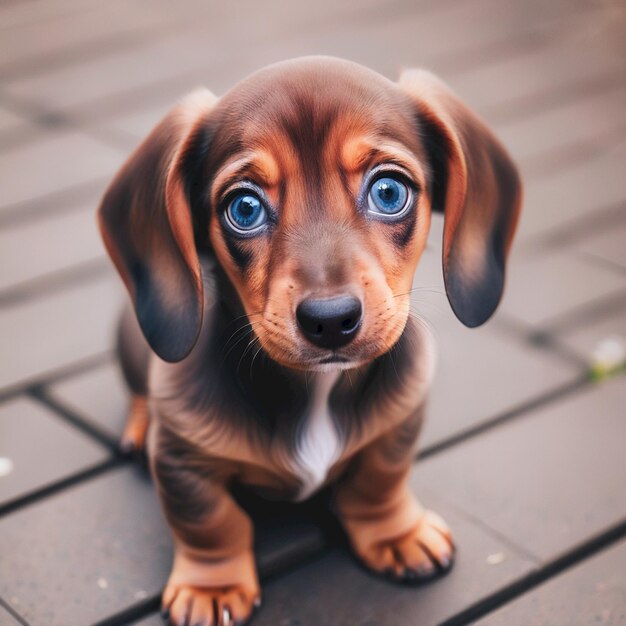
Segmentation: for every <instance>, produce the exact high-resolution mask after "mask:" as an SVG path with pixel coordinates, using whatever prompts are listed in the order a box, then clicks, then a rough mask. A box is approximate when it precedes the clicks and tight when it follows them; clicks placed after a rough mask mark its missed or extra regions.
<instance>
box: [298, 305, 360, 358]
mask: <svg viewBox="0 0 626 626" xmlns="http://www.w3.org/2000/svg"><path fill="white" fill-rule="evenodd" d="M361 311H362V308H361V301H360V300H359V299H358V298H355V297H354V296H338V297H336V298H327V299H325V300H313V299H307V300H303V301H302V302H301V303H300V304H299V305H298V308H297V309H296V318H297V320H298V325H299V326H300V330H301V331H302V334H303V335H304V336H305V337H306V338H307V339H308V340H309V341H310V342H311V343H314V344H315V345H316V346H319V347H320V348H328V349H330V350H335V349H337V348H341V347H342V346H345V345H346V344H348V343H350V342H351V341H352V340H353V339H354V337H355V335H356V333H357V331H358V330H359V324H360V323H361Z"/></svg>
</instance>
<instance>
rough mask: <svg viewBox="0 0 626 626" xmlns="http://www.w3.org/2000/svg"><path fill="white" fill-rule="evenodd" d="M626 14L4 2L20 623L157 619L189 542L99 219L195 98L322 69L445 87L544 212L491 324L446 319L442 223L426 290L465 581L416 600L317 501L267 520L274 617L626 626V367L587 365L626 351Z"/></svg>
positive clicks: (1, 284)
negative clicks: (138, 460) (128, 444)
mask: <svg viewBox="0 0 626 626" xmlns="http://www.w3.org/2000/svg"><path fill="white" fill-rule="evenodd" d="M209 4H211V5H213V8H212V9H208V8H207V5H209ZM625 24H626V16H625V9H624V4H623V2H617V1H616V2H611V1H610V0H608V1H605V2H599V1H598V2H593V1H591V0H588V1H585V0H579V1H576V0H551V1H550V2H544V1H543V0H528V1H521V0H519V1H514V0H389V1H388V2H385V3H382V2H380V0H362V1H360V2H358V3H357V2H354V1H351V0H332V1H331V0H316V1H315V2H308V3H303V2H288V1H287V0H271V1H269V2H263V3H259V2H253V1H252V0H243V1H241V2H239V1H238V2H231V3H216V2H211V3H208V2H201V1H200V0H187V1H185V2H170V1H168V0H153V1H151V2H148V0H108V1H107V2H96V1H95V0H54V1H53V0H45V1H44V0H4V1H3V2H2V3H0V346H1V349H0V350H1V355H2V356H1V359H0V457H1V458H0V475H1V477H0V598H1V599H0V624H1V625H2V626H5V625H11V626H15V625H16V624H22V625H26V624H28V625H32V626H56V625H60V626H83V625H90V624H109V625H117V626H121V625H124V624H142V625H152V624H159V623H160V618H159V617H158V615H157V613H156V609H157V605H158V594H159V591H160V589H161V587H162V585H163V583H164V581H165V578H166V576H167V573H168V568H169V562H170V559H171V545H170V539H169V535H168V532H167V529H166V526H165V524H164V523H163V521H162V519H161V515H160V511H159V508H158V505H157V502H156V499H155V496H154V493H153V489H152V487H151V485H150V481H149V479H148V478H147V476H146V474H145V471H144V470H143V469H142V468H141V467H140V466H139V465H138V464H135V463H132V462H130V461H127V460H124V459H121V458H119V457H118V455H117V454H116V451H115V450H116V448H115V444H116V439H117V437H118V434H119V432H120V429H121V426H122V421H123V417H124V412H125V404H126V394H125V392H124V389H123V386H122V384H121V381H120V378H119V374H118V372H117V369H116V367H115V363H114V360H113V356H112V352H111V346H112V329H113V325H114V320H115V317H116V314H117V311H118V308H119V303H120V301H121V292H120V286H119V280H118V278H117V276H116V275H114V273H113V270H112V269H111V266H110V264H109V262H108V260H107V259H106V258H105V256H104V253H103V249H102V246H101V244H100V241H99V237H98V234H97V232H96V229H95V224H94V213H95V207H96V205H97V202H98V199H99V196H100V195H101V193H102V191H103V188H104V185H105V184H106V182H107V181H108V180H109V179H110V178H111V176H112V174H113V173H114V172H115V170H116V169H117V168H118V167H119V165H120V164H121V163H122V161H123V160H124V158H125V155H127V154H128V152H129V151H130V149H131V148H132V147H133V146H134V145H135V144H136V142H137V141H138V139H139V138H141V137H142V136H143V135H144V134H145V133H146V132H147V131H148V129H149V128H150V127H151V125H153V124H154V123H155V122H156V120H158V119H159V117H160V116H161V115H162V114H163V113H164V111H165V110H166V109H167V108H168V107H169V106H170V105H171V104H172V103H173V102H174V101H175V100H176V99H177V98H178V97H179V96H180V95H181V94H183V93H184V92H185V91H187V90H189V89H191V88H193V87H194V86H196V85H198V84H205V85H207V86H209V87H210V88H212V89H213V90H214V91H215V92H216V93H218V94H219V93H222V92H223V91H224V90H226V89H227V88H228V87H229V86H230V85H232V84H233V83H234V82H235V81H236V80H238V79H239V78H241V77H243V76H244V75H246V74H247V73H248V72H250V71H252V70H254V69H256V68H258V67H260V66H262V65H264V64H266V63H269V62H271V61H275V60H278V59H282V58H287V57H291V56H295V55H300V54H308V53H327V54H334V55H338V56H344V57H348V58H351V59H354V60H357V61H360V62H362V63H364V64H366V65H369V66H371V67H373V68H375V69H377V70H379V71H381V72H383V73H385V74H387V75H389V76H392V77H393V76H396V75H397V71H398V69H399V68H400V67H401V66H413V65H415V66H425V67H428V68H431V69H433V70H435V71H436V72H438V73H439V74H440V75H442V76H443V77H444V78H445V79H446V80H447V81H448V82H449V83H450V84H451V85H452V86H453V87H454V88H455V89H456V90H457V91H458V93H459V94H460V95H461V96H462V97H463V98H464V99H465V100H466V101H467V102H468V103H470V104H471V105H472V106H474V107H475V108H476V109H477V110H478V111H479V112H480V113H481V114H482V115H483V116H484V117H485V118H486V119H487V120H488V121H489V123H490V124H492V125H493V126H494V127H495V129H496V130H497V132H498V133H499V135H500V136H501V137H502V138H503V139H504V141H505V142H506V144H507V145H508V146H509V147H510V149H511V151H512V153H513V154H514V155H515V156H516V158H517V160H518V162H519V163H520V164H521V167H522V169H523V171H524V176H525V182H526V206H525V209H524V215H523V220H522V224H521V229H520V232H519V237H518V240H517V245H516V248H515V252H514V257H513V261H512V263H511V271H510V282H509V286H508V292H507V295H506V298H505V301H504V303H503V306H502V307H501V310H500V311H499V313H498V314H497V316H496V317H495V319H494V320H493V321H492V322H491V323H490V324H488V325H487V326H486V327H484V328H481V329H479V330H475V331H469V330H467V329H464V328H463V327H461V325H460V324H459V323H458V322H456V321H455V320H454V319H453V318H452V315H451V313H450V312H449V307H448V305H447V303H446V302H445V298H444V297H443V295H442V287H441V278H440V273H441V272H440V268H439V253H440V244H439V240H440V232H441V223H440V222H439V221H436V222H435V224H434V227H433V236H432V238H431V243H430V244H429V248H428V251H427V253H426V256H425V259H424V262H423V264H422V266H421V267H420V270H419V272H418V276H417V278H416V285H419V286H422V287H424V289H423V290H421V291H418V292H417V293H416V295H415V301H414V310H415V311H416V312H419V313H421V314H422V315H424V317H426V318H427V319H428V320H429V321H430V322H431V324H432V325H433V326H434V328H435V330H436V333H437V335H438V337H439V344H440V348H441V359H440V367H439V374H438V378H437V383H436V386H435V390H434V394H433V398H432V405H431V410H430V416H429V421H428V425H427V428H426V431H425V433H424V437H423V439H422V448H421V456H420V460H419V462H418V463H417V464H416V467H415V474H414V477H413V484H414V487H415V489H416V490H417V491H418V493H419V494H420V496H421V498H422V499H423V500H424V501H425V503H426V504H427V505H429V506H431V507H433V508H435V509H436V510H437V511H439V512H440V513H442V514H443V515H444V516H445V517H446V519H447V520H448V521H449V522H450V524H451V525H452V527H453V528H454V530H455V533H456V537H457V540H458V544H459V546H460V549H459V554H458V562H457V564H456V567H455V568H454V570H453V571H452V573H451V574H450V575H449V576H447V577H446V578H445V579H442V580H440V581H438V582H436V583H433V584H430V585H427V586H424V587H421V588H419V589H409V588H399V587H394V586H392V585H389V584H387V583H385V582H382V581H379V580H378V579H375V578H373V577H370V576H369V575H367V574H366V573H365V572H363V571H362V570H361V569H359V567H357V566H356V564H355V563H354V561H353V560H352V558H351V557H350V555H349V554H348V552H347V550H346V549H345V546H344V545H343V543H342V541H341V539H340V538H338V537H337V533H336V532H335V529H334V527H333V524H332V523H329V522H328V520H326V519H325V518H324V517H323V516H320V514H319V509H320V507H319V506H316V503H313V504H312V505H309V506H308V507H304V508H295V509H294V508H291V507H284V510H282V509H281V510H279V511H272V512H271V514H267V513H266V514H265V515H263V514H259V522H258V526H259V531H258V541H257V544H258V545H257V551H258V554H259V562H260V568H261V573H262V577H263V579H264V580H265V584H264V588H265V606H264V608H263V610H262V611H261V613H260V614H259V616H258V618H257V619H256V621H255V625H257V626H366V625H367V626H399V625H418V624H419V625H423V626H430V625H433V624H467V623H470V622H472V623H473V622H478V623H480V624H485V625H489V626H495V625H500V624H505V625H506V626H513V625H516V624H519V625H523V626H528V625H531V624H542V625H555V626H562V625H567V624H572V625H574V624H575V625H581V624H585V625H586V624H592V623H593V624H610V625H612V626H613V625H615V624H624V623H626V453H625V449H626V445H625V444H626V408H625V407H626V384H625V383H626V375H625V374H624V373H623V372H622V373H617V374H615V375H614V376H612V377H609V378H608V379H603V380H598V378H601V377H599V376H592V375H591V374H590V372H591V370H592V369H593V368H592V365H593V362H594V358H597V357H594V356H593V355H594V353H595V352H597V349H596V348H597V346H598V344H599V343H602V342H603V341H604V340H606V339H607V338H610V337H612V336H618V337H619V336H621V338H622V340H623V341H626V98H625V95H626V84H625V80H624V78H625V69H626V67H625V66H626V63H625V59H626V45H625V44H624V36H623V35H624V32H625ZM611 346H613V348H615V346H616V344H615V342H613V343H612V344H611V343H609V348H611ZM605 352H606V346H605ZM609 352H610V350H609ZM622 359H623V355H622ZM251 506H253V505H251ZM257 508H258V507H257Z"/></svg>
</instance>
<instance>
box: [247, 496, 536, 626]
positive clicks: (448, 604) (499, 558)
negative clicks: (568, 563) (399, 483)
mask: <svg viewBox="0 0 626 626" xmlns="http://www.w3.org/2000/svg"><path fill="white" fill-rule="evenodd" d="M424 502H425V504H426V505H427V506H432V508H434V509H435V510H437V511H438V512H439V513H440V514H442V515H443V516H444V517H445V518H446V520H447V521H448V522H449V523H450V524H451V526H452V528H453V529H454V532H455V539H456V541H457V543H458V546H459V551H458V555H457V561H456V563H455V565H454V568H453V569H452V571H451V572H450V573H449V574H448V575H447V576H446V577H444V578H442V579H440V580H436V581H433V582H432V583H431V584H428V585H423V586H420V587H407V586H400V585H394V584H392V583H389V582H388V581H385V580H381V579H378V578H375V577H374V576H371V575H370V574H368V573H366V572H365V571H363V570H362V569H361V568H360V567H359V566H358V565H357V563H356V562H355V561H354V560H353V558H352V557H351V556H350V555H348V554H347V553H346V552H345V551H344V550H341V549H338V548H336V549H333V550H332V551H331V552H330V553H328V554H325V555H324V556H322V557H321V558H319V559H317V560H315V561H314V562H312V563H309V564H306V565H303V566H301V567H299V568H296V569H294V570H292V571H291V572H289V573H288V574H286V575H284V576H281V577H279V578H277V579H275V580H273V581H271V582H270V583H269V584H267V585H265V587H264V594H263V596H264V597H263V607H262V609H261V611H260V612H259V614H258V616H257V617H256V618H255V620H254V624H255V626H270V625H271V626H277V625H279V624H280V625H285V626H296V625H297V626H320V624H323V625H324V626H365V625H368V626H369V625H370V624H371V625H372V626H374V625H376V626H398V624H416V623H418V621H419V624H420V626H433V625H434V624H438V623H440V622H441V621H443V620H444V619H446V618H448V617H451V616H452V615H454V614H455V613H457V612H458V611H460V610H461V609H463V608H465V607H466V606H467V605H468V604H469V603H472V602H475V601H477V600H478V599H479V598H481V597H483V596H485V595H487V594H489V593H492V592H493V591H495V590H496V589H498V588H499V587H501V586H504V585H506V584H507V583H509V582H511V581H513V580H515V579H516V578H518V577H520V576H522V575H524V574H525V573H527V572H528V571H530V570H531V569H532V568H533V564H532V563H531V562H530V561H528V559H526V558H525V557H524V556H523V555H521V554H520V553H519V552H517V551H516V550H515V549H514V548H512V547H510V546H507V545H505V544H503V543H502V541H500V540H499V539H497V538H495V537H494V536H493V535H490V534H489V533H487V532H485V531H484V530H483V529H482V528H481V527H480V526H479V525H477V524H474V523H473V522H471V521H469V520H468V519H466V518H464V517H463V516H462V515H459V514H458V512H456V511H455V510H454V508H453V507H450V506H448V505H445V504H443V503H440V502H438V500H437V498H435V497H434V496H430V497H428V498H427V497H426V496H424ZM494 559H495V560H496V562H497V564H494V565H491V564H490V561H493V560H494ZM417 616H419V619H418V617H417ZM416 620H418V621H416Z"/></svg>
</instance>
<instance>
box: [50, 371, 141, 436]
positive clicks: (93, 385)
mask: <svg viewBox="0 0 626 626" xmlns="http://www.w3.org/2000/svg"><path fill="white" fill-rule="evenodd" d="M50 395H51V396H52V398H53V399H55V400H56V401H57V402H60V403H61V404H62V405H63V406H65V407H67V408H68V409H69V410H70V411H72V413H75V414H77V415H79V416H80V417H82V418H83V419H85V420H87V421H89V422H90V423H93V424H96V425H97V426H98V427H99V428H100V429H101V430H102V431H103V432H104V433H106V435H107V436H108V437H110V439H111V441H114V442H117V441H119V438H120V436H121V435H122V431H123V429H124V424H125V422H126V413H127V409H128V398H129V394H128V390H127V389H126V386H125V384H124V380H123V377H122V373H121V371H120V369H119V366H118V364H117V362H111V363H108V364H107V365H104V366H102V367H98V368H95V369H93V370H90V371H88V372H85V373H82V374H78V375H77V376H72V377H71V378H67V379H64V380H62V381H60V382H59V383H57V384H55V385H53V386H52V387H51V389H50Z"/></svg>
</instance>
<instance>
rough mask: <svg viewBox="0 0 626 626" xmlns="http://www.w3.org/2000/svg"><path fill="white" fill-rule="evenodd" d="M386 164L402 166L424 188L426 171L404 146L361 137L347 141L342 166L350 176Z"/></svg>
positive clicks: (343, 151) (342, 152)
mask: <svg viewBox="0 0 626 626" xmlns="http://www.w3.org/2000/svg"><path fill="white" fill-rule="evenodd" d="M384 163H394V164H396V165H398V166H400V167H401V168H403V169H405V170H406V171H407V174H409V177H410V178H411V179H412V180H413V181H414V182H415V183H416V184H417V185H418V187H420V188H423V187H424V184H425V173H424V169H423V168H422V166H421V165H420V163H419V162H418V161H417V159H416V158H415V157H414V156H413V154H412V153H411V152H410V151H409V150H407V149H406V148H405V147H404V146H403V145H402V144H399V143H397V142H394V141H376V140H373V139H372V138H369V137H359V138H354V139H350V140H348V141H346V142H345V144H344V146H343V150H342V151H341V164H340V165H341V167H343V169H344V170H345V171H346V172H347V173H348V174H357V173H361V174H362V173H363V172H364V171H365V170H366V169H370V168H371V167H373V166H375V165H378V164H381V165H382V164H384Z"/></svg>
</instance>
